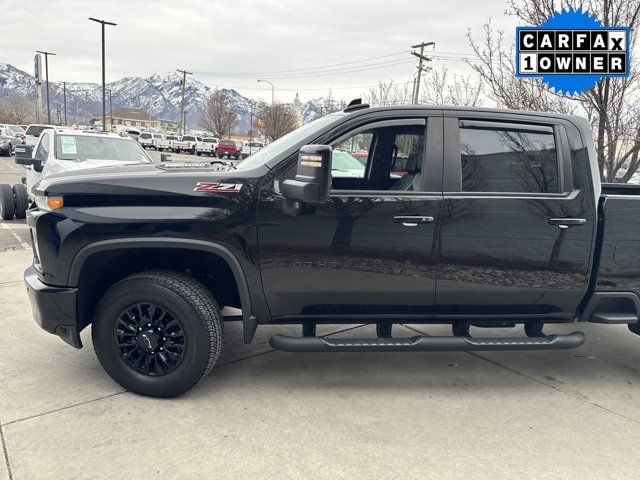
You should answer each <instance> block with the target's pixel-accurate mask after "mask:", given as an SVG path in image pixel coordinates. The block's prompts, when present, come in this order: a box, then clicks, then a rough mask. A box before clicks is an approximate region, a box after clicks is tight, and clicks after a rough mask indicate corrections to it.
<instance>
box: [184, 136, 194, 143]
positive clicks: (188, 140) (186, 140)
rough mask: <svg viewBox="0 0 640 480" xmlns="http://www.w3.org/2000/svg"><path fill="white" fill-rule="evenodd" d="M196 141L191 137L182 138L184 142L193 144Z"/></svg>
mask: <svg viewBox="0 0 640 480" xmlns="http://www.w3.org/2000/svg"><path fill="white" fill-rule="evenodd" d="M195 139H196V138H195V137H189V136H186V137H182V140H183V141H185V142H193V141H194V140H195Z"/></svg>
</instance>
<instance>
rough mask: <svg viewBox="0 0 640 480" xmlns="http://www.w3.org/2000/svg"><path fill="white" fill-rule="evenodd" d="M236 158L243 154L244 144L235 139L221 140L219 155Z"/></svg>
mask: <svg viewBox="0 0 640 480" xmlns="http://www.w3.org/2000/svg"><path fill="white" fill-rule="evenodd" d="M223 156H226V157H227V158H231V157H233V158H235V159H236V160H238V159H239V158H241V156H242V146H241V144H240V142H236V141H234V140H220V143H218V157H220V158H222V157H223Z"/></svg>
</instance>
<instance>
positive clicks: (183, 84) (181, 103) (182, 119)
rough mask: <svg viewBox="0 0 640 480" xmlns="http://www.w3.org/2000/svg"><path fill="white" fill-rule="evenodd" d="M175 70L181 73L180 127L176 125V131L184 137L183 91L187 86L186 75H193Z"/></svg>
mask: <svg viewBox="0 0 640 480" xmlns="http://www.w3.org/2000/svg"><path fill="white" fill-rule="evenodd" d="M177 70H178V72H180V73H182V100H181V101H180V125H178V131H179V132H180V131H182V135H184V89H185V87H186V85H187V75H193V72H187V71H186V70H180V69H179V68H178V69H177Z"/></svg>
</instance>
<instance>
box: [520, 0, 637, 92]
mask: <svg viewBox="0 0 640 480" xmlns="http://www.w3.org/2000/svg"><path fill="white" fill-rule="evenodd" d="M630 36H631V35H630V30H629V27H626V26H613V27H609V26H607V27H605V26H603V25H602V24H601V23H600V22H599V21H598V20H597V19H596V18H595V17H594V16H593V15H591V14H590V13H589V12H583V11H576V10H572V9H571V10H563V11H561V12H557V13H556V14H555V15H553V16H551V17H549V18H548V19H547V21H546V22H545V23H543V24H542V25H540V26H539V27H517V28H516V75H517V76H518V77H542V82H543V83H545V84H546V86H547V88H549V89H550V90H552V91H554V92H555V93H557V94H564V95H579V94H580V93H582V92H584V91H587V90H589V89H590V88H592V87H594V86H595V84H596V83H597V82H599V81H601V80H602V79H603V78H606V77H627V76H629V70H630V58H631V56H630V52H629V45H630V40H629V39H630Z"/></svg>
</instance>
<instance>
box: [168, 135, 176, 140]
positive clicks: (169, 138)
mask: <svg viewBox="0 0 640 480" xmlns="http://www.w3.org/2000/svg"><path fill="white" fill-rule="evenodd" d="M177 139H178V137H176V136H175V135H167V138H166V140H177Z"/></svg>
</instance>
